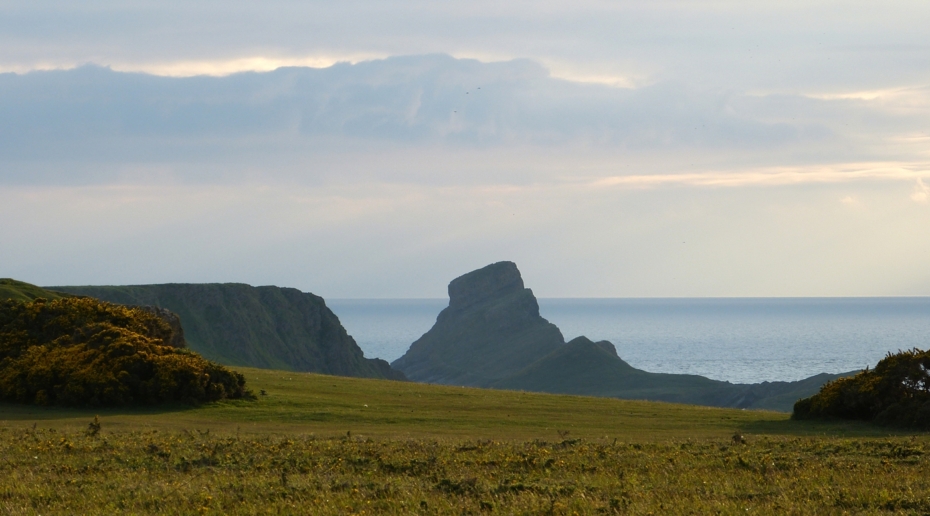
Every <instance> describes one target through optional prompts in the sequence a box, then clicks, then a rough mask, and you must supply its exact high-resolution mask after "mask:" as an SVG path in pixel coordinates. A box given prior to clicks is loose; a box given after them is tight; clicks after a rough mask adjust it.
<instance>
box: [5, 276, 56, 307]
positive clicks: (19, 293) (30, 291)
mask: <svg viewBox="0 0 930 516" xmlns="http://www.w3.org/2000/svg"><path fill="white" fill-rule="evenodd" d="M40 297H42V298H45V299H61V298H64V297H69V296H68V294H65V293H63V292H54V291H51V290H46V289H44V288H42V287H37V286H35V285H32V284H30V283H26V282H24V281H16V280H15V279H10V278H0V300H4V299H12V300H14V301H32V300H34V299H37V298H40Z"/></svg>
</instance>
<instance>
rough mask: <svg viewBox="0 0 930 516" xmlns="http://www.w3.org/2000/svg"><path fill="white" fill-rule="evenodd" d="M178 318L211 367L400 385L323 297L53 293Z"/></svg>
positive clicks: (136, 290) (116, 289)
mask: <svg viewBox="0 0 930 516" xmlns="http://www.w3.org/2000/svg"><path fill="white" fill-rule="evenodd" d="M54 288H56V289H58V290H61V291H64V292H69V293H73V294H80V295H85V296H91V297H96V298H98V299H103V300H105V301H110V302H113V303H120V304H126V305H152V306H158V307H162V308H167V309H168V310H171V311H172V312H174V313H176V314H178V315H179V316H180V317H181V322H182V325H183V327H184V336H185V339H186V340H187V342H188V346H189V347H190V348H191V349H192V350H194V351H196V352H198V353H200V354H202V355H203V356H205V357H207V358H208V359H210V360H215V361H217V362H220V363H223V364H227V365H235V366H248V367H263V368H270V369H283V370H293V371H310V372H318V373H324V374H333V375H340V376H357V377H365V378H388V379H403V375H402V374H401V373H398V372H397V371H394V370H392V369H391V368H390V366H389V365H388V364H387V362H385V361H383V360H378V359H366V358H365V357H364V354H363V352H362V350H361V348H359V347H358V345H357V344H356V343H355V340H354V339H352V337H350V336H349V335H348V334H347V333H346V331H345V328H343V326H342V324H340V322H339V318H338V317H336V315H335V314H333V312H332V311H331V310H329V308H327V307H326V303H325V302H324V301H323V298H321V297H319V296H315V295H313V294H308V293H304V292H301V291H299V290H297V289H293V288H279V287H272V286H266V287H252V286H249V285H244V284H240V283H223V284H218V283H211V284H176V283H173V284H162V285H133V286H80V287H54Z"/></svg>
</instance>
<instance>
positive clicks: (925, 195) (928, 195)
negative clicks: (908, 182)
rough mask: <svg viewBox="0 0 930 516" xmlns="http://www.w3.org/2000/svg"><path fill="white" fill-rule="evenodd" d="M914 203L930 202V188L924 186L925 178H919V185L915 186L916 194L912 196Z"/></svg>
mask: <svg viewBox="0 0 930 516" xmlns="http://www.w3.org/2000/svg"><path fill="white" fill-rule="evenodd" d="M911 199H913V200H914V202H920V203H926V202H927V201H928V200H930V187H928V186H927V185H925V184H924V180H923V177H918V178H917V184H916V185H914V193H912V194H911Z"/></svg>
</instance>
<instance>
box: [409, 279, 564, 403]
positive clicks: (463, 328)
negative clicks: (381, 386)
mask: <svg viewBox="0 0 930 516" xmlns="http://www.w3.org/2000/svg"><path fill="white" fill-rule="evenodd" d="M564 343H565V340H564V338H563V337H562V332H560V331H559V329H558V328H557V327H556V326H555V325H554V324H552V323H550V322H549V321H547V320H545V319H543V318H542V317H541V316H540V315H539V305H538V304H537V302H536V297H535V296H534V295H533V292H532V291H531V290H530V289H528V288H525V287H524V285H523V278H522V277H521V276H520V271H519V270H517V266H516V264H514V263H513V262H499V263H494V264H491V265H488V266H487V267H484V268H481V269H478V270H476V271H472V272H470V273H468V274H465V275H463V276H461V277H459V278H456V279H454V280H453V281H452V282H451V283H449V306H448V307H447V308H445V309H444V310H443V311H442V312H440V314H439V316H438V317H437V318H436V324H435V325H434V326H433V327H432V328H431V329H430V330H429V331H428V332H426V334H424V335H423V336H422V337H420V338H419V339H418V340H417V341H416V342H414V343H413V344H412V345H411V346H410V349H409V350H408V351H407V353H405V354H404V356H402V357H400V358H399V359H397V360H395V361H394V362H393V363H392V364H391V365H392V366H393V367H394V368H395V369H398V370H400V371H403V372H404V374H406V375H407V378H409V379H411V380H414V381H418V382H429V383H440V384H448V385H471V386H479V387H486V386H490V385H491V384H492V383H494V382H496V381H499V380H501V379H503V378H505V377H507V376H509V375H511V374H513V373H514V372H515V371H519V370H521V369H523V368H524V367H526V366H528V365H530V364H531V363H533V362H534V361H536V360H538V359H540V358H542V357H544V356H546V355H548V354H549V353H551V352H552V351H554V350H556V349H557V348H558V347H560V346H562V345H563V344H564Z"/></svg>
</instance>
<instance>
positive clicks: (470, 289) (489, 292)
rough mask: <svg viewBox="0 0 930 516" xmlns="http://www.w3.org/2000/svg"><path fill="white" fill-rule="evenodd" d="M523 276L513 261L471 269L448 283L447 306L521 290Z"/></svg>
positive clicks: (467, 304) (470, 302)
mask: <svg viewBox="0 0 930 516" xmlns="http://www.w3.org/2000/svg"><path fill="white" fill-rule="evenodd" d="M523 289H524V287H523V278H522V277H521V276H520V271H519V270H517V264H515V263H513V262H497V263H492V264H491V265H488V266H486V267H482V268H480V269H478V270H475V271H471V272H469V273H468V274H464V275H462V276H459V277H458V278H455V279H454V280H452V282H451V283H449V307H450V308H465V307H467V306H470V305H473V304H475V303H480V302H483V301H488V300H490V299H494V298H498V297H502V296H506V295H508V294H511V293H514V292H521V291H523Z"/></svg>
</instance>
